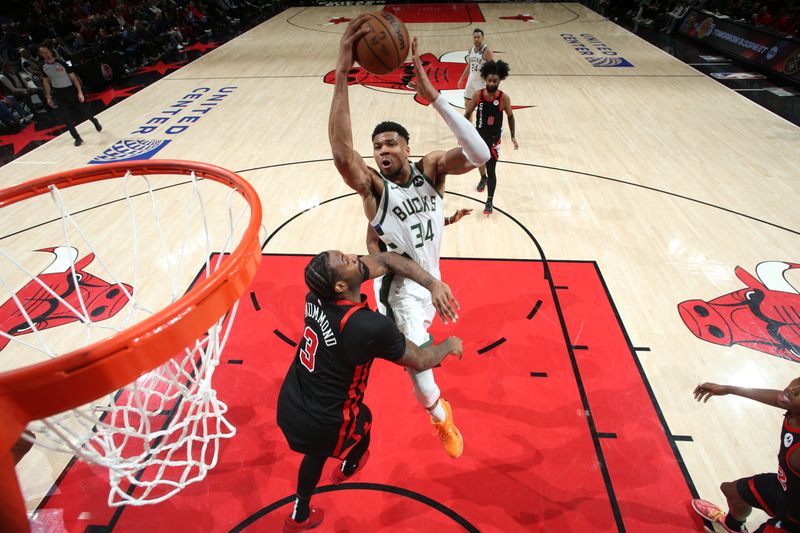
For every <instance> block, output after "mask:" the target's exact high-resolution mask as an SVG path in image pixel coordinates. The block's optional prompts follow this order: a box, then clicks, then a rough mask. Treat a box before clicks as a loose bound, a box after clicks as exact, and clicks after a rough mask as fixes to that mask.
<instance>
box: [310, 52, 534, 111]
mask: <svg viewBox="0 0 800 533" xmlns="http://www.w3.org/2000/svg"><path fill="white" fill-rule="evenodd" d="M467 53H468V52H466V51H463V50H462V51H458V52H448V53H446V54H443V55H441V56H439V57H438V58H437V57H436V56H435V55H433V54H431V53H429V52H428V53H424V54H422V55H420V57H419V58H420V61H422V65H423V67H424V68H425V72H427V73H428V78H430V80H431V83H433V86H434V87H435V88H436V90H437V91H439V93H441V95H442V96H443V97H444V98H445V99H446V100H447V101H448V102H449V103H450V105H452V106H455V107H460V108H462V109H463V108H464V89H460V88H459V87H458V79H459V78H460V77H461V73H462V72H464V67H465V66H466V63H465V62H464V57H465V56H466V55H467ZM324 81H325V83H330V84H331V85H333V84H334V82H335V81H336V72H335V71H333V70H331V71H330V72H328V73H327V74H325V78H324ZM412 81H414V65H413V64H412V63H411V61H406V62H405V63H403V66H401V67H400V68H398V69H396V70H394V71H393V72H390V73H389V74H385V75H382V76H379V75H377V74H372V73H370V72H367V71H366V70H364V69H363V68H361V67H353V68H351V69H350V71H349V72H348V73H347V84H348V85H363V86H365V87H372V88H378V89H395V90H398V91H409V92H414V89H412V88H410V87H409V86H408V85H409V83H410V82H412ZM414 100H416V101H417V102H418V103H420V104H422V105H428V103H429V102H428V101H426V100H425V99H424V98H420V97H419V95H415V96H414ZM511 107H512V108H513V109H525V108H526V107H531V106H528V105H522V106H518V105H512V106H511Z"/></svg>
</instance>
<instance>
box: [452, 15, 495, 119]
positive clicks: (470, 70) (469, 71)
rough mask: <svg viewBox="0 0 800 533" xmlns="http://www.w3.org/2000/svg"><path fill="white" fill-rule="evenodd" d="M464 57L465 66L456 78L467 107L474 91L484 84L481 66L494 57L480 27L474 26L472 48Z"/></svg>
mask: <svg viewBox="0 0 800 533" xmlns="http://www.w3.org/2000/svg"><path fill="white" fill-rule="evenodd" d="M465 59H466V61H467V66H466V67H464V72H462V73H461V77H460V78H459V79H458V87H464V107H467V104H469V102H470V100H472V97H473V96H474V95H475V93H476V92H478V91H480V90H481V89H483V88H484V87H485V86H486V83H485V82H484V81H483V78H481V66H483V64H484V63H485V62H486V61H491V60H492V59H494V56H493V55H492V50H491V49H490V48H489V45H487V44H486V43H484V42H483V30H482V29H480V28H475V29H474V30H473V31H472V48H470V49H469V54H467V57H466V58H465ZM464 80H466V85H464Z"/></svg>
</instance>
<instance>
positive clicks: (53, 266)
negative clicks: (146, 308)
mask: <svg viewBox="0 0 800 533" xmlns="http://www.w3.org/2000/svg"><path fill="white" fill-rule="evenodd" d="M37 251H39V252H50V253H52V254H53V255H55V258H54V259H53V262H52V263H50V265H49V266H48V267H47V268H45V269H44V270H43V271H42V272H41V273H40V274H39V275H38V276H37V278H38V279H33V280H31V281H29V282H28V283H27V284H26V285H25V286H24V287H22V288H21V289H20V290H19V291H17V293H16V294H15V298H16V300H17V301H19V303H20V304H21V305H22V307H23V309H24V312H23V309H21V308H20V306H19V305H18V304H17V301H15V298H9V299H8V300H6V302H5V303H4V304H3V305H2V306H0V329H2V331H3V332H4V333H6V334H7V335H9V336H12V337H15V336H18V335H24V334H26V333H31V332H32V331H33V328H32V327H31V323H32V324H33V326H34V327H35V328H36V329H37V330H39V331H42V330H45V329H50V328H54V327H57V326H61V325H64V324H69V323H72V322H78V321H79V320H81V319H80V315H81V313H83V311H82V310H84V309H85V312H86V313H87V314H88V317H89V318H90V319H91V321H92V322H98V321H101V320H106V319H108V318H111V317H112V316H114V315H116V314H117V313H118V312H119V311H120V309H122V308H123V307H125V305H126V304H127V303H128V296H127V295H126V294H125V291H127V293H128V294H129V295H132V294H133V287H131V286H130V285H128V284H126V283H121V284H120V285H116V284H111V283H109V282H107V281H105V280H103V279H100V278H99V277H97V276H95V275H93V274H91V273H89V272H87V271H86V267H88V266H89V264H91V262H92V261H94V254H89V255H87V256H86V257H83V258H81V259H78V250H77V249H75V248H73V247H71V246H58V247H56V248H44V249H42V250H37ZM73 269H74V274H73ZM121 287H124V290H123V289H122V288H121ZM79 293H80V294H79ZM25 315H27V317H30V322H29V321H28V318H27V317H26V316H25ZM9 342H10V341H9V339H8V338H7V337H5V336H0V350H2V349H3V348H5V347H6V346H7V345H8V343H9Z"/></svg>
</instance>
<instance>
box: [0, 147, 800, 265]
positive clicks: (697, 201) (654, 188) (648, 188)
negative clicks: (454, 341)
mask: <svg viewBox="0 0 800 533" xmlns="http://www.w3.org/2000/svg"><path fill="white" fill-rule="evenodd" d="M410 157H411V158H414V159H418V158H420V157H422V156H420V155H412V156H410ZM365 158H366V159H371V157H365ZM332 161H333V159H332V158H330V157H327V158H323V159H308V160H304V161H290V162H286V163H276V164H273V165H263V166H258V167H251V168H245V169H240V170H235V171H234V172H236V173H237V174H243V173H245V172H253V171H257V170H268V169H272V168H279V167H285V166H293V165H304V164H309V163H323V162H332ZM500 163H503V164H509V165H521V166H527V167H532V168H542V169H545V170H555V171H558V172H566V173H569V174H577V175H580V176H586V177H590V178H596V179H600V180H606V181H611V182H613V183H619V184H622V185H629V186H631V187H637V188H640V189H645V190H648V191H651V192H655V193H659V194H664V195H667V196H671V197H673V198H679V199H681V200H686V201H689V202H693V203H696V204H699V205H703V206H706V207H710V208H712V209H718V210H720V211H724V212H726V213H730V214H732V215H737V216H741V217H744V218H746V219H748V220H751V221H753V222H758V223H760V224H766V225H767V226H771V227H773V228H776V229H779V230H783V231H788V232H789V233H793V234H795V235H800V230H794V229H791V228H787V227H784V226H781V225H780V224H776V223H774V222H769V221H767V220H762V219H760V218H757V217H754V216H751V215H748V214H746V213H741V212H739V211H735V210H733V209H729V208H727V207H722V206H719V205H715V204H712V203H709V202H704V201H702V200H698V199H696V198H692V197H689V196H684V195H681V194H677V193H673V192H670V191H665V190H663V189H658V188H656V187H649V186H647V185H642V184H639V183H633V182H630V181H625V180H622V179H618V178H610V177H608V176H601V175H599V174H592V173H590V172H582V171H580V170H570V169H567V168H559V167H552V166H546V165H537V164H533V163H523V162H516V161H503V160H501V161H500ZM190 183H191V180H187V181H185V182H181V183H173V184H171V185H166V186H164V187H158V188H154V189H153V192H158V191H162V190H166V189H171V188H173V187H180V186H183V185H187V184H190ZM446 192H447V194H451V195H454V196H461V197H463V198H467V199H470V200H473V201H475V202H477V203H479V204H481V205H483V203H484V201H483V200H479V199H477V198H473V197H471V196H466V195H463V194H459V193H455V192H452V191H446ZM145 194H149V193H148V192H142V193H139V194H136V195H131V198H136V197H138V196H142V195H145ZM355 194H356V193H355V192H353V193H351V194H349V195H347V194H346V195H343V196H340V197H337V198H332V199H330V200H326V201H325V202H322V203H320V204H319V205H322V204H323V203H328V202H330V201H333V200H336V199H339V198H343V197H344V196H353V195H355ZM125 200H126V199H125V198H124V197H123V198H119V199H117V200H110V201H108V202H104V203H101V204H98V205H95V206H92V207H87V208H85V209H80V210H78V211H74V212H71V213H70V215H71V216H75V215H78V214H82V213H86V212H88V211H91V210H92V209H97V208H100V207H106V206H109V205H112V204H115V203H119V202H124V201H125ZM306 211H308V209H307V210H305V211H303V213H304V212H306ZM495 211H497V212H498V213H502V214H504V215H506V216H508V213H506V212H505V211H503V210H502V209H499V208H498V207H497V206H495ZM299 214H302V213H299ZM299 214H298V215H299ZM59 221H61V218H54V219H52V220H47V221H45V222H41V223H39V224H35V225H32V226H29V227H27V228H24V229H21V230H18V231H15V232H14V233H9V234H7V235H3V236H0V241H2V240H3V239H7V238H9V237H13V236H15V235H19V234H20V233H23V232H25V231H28V230H32V229H36V228H39V227H42V226H45V225H47V224H52V223H54V222H59ZM517 224H518V225H520V226H522V225H521V224H519V223H517ZM284 225H285V224H284ZM276 231H277V230H276ZM528 234H530V232H528ZM534 243H535V244H538V243H536V242H535V241H534ZM264 246H266V242H265V243H264ZM262 250H263V248H262ZM540 251H541V250H540ZM540 255H541V254H540ZM509 260H510V261H513V260H514V259H509ZM548 275H549V272H548Z"/></svg>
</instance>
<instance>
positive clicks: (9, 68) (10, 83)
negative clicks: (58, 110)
mask: <svg viewBox="0 0 800 533" xmlns="http://www.w3.org/2000/svg"><path fill="white" fill-rule="evenodd" d="M0 83H1V84H2V86H0V91H4V92H5V93H6V94H9V95H11V96H13V97H14V98H16V99H18V100H25V101H26V102H27V104H28V108H29V109H30V110H31V111H34V110H35V109H36V105H35V104H34V102H33V99H32V96H33V95H34V94H37V93H38V90H37V89H34V88H30V87H28V86H27V85H26V84H25V82H24V81H23V80H22V78H21V77H20V75H19V73H18V72H17V71H16V70H15V69H14V65H12V64H11V63H3V67H2V73H0Z"/></svg>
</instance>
